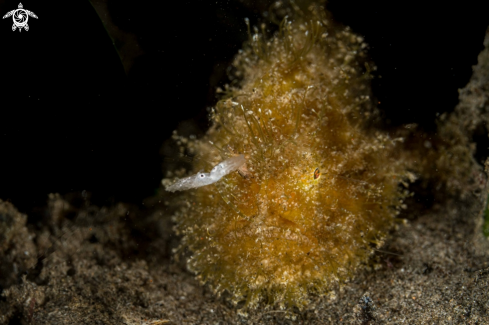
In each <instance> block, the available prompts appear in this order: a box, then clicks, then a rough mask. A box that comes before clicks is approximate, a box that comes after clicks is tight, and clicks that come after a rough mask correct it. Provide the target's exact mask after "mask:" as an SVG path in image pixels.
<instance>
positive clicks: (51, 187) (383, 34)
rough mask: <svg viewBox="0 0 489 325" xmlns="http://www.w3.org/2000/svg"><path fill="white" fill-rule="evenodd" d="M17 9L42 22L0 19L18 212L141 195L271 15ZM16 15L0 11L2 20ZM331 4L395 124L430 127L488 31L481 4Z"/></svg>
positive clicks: (76, 4) (4, 150) (1, 188)
mask: <svg viewBox="0 0 489 325" xmlns="http://www.w3.org/2000/svg"><path fill="white" fill-rule="evenodd" d="M22 3H23V5H24V8H25V9H28V10H31V11H33V12H34V13H36V14H37V15H38V17H39V19H33V18H30V19H29V25H30V30H29V31H28V32H26V31H22V32H20V33H19V32H18V31H15V32H12V30H11V26H12V19H11V18H8V19H3V20H0V40H1V45H0V48H1V51H0V64H1V68H0V77H1V102H0V113H1V115H0V125H1V127H0V150H1V151H0V198H1V199H3V200H10V201H11V202H12V203H13V204H15V205H16V206H17V207H18V208H19V209H20V210H21V211H23V212H29V211H30V209H31V208H32V207H34V206H39V205H43V204H44V203H45V201H46V199H47V194H48V193H51V192H58V193H62V194H63V193H68V192H79V191H82V190H86V191H89V192H92V193H93V197H92V200H93V201H94V202H95V203H97V204H111V203H113V202H116V201H126V202H133V203H141V201H142V199H143V198H145V197H148V196H150V195H152V194H153V193H154V191H155V189H156V188H157V187H158V186H159V183H160V180H161V178H162V171H161V162H162V157H161V156H160V147H161V145H162V143H163V142H164V140H165V139H167V138H168V137H169V136H170V135H171V132H172V131H173V130H174V129H175V128H176V127H177V126H178V123H179V122H181V121H183V120H187V119H192V118H193V119H195V120H196V121H197V123H198V124H199V125H200V127H201V128H202V129H205V128H206V127H207V126H208V120H207V117H206V108H207V107H210V106H212V105H213V104H214V103H215V101H216V98H215V87H216V86H218V85H220V84H222V83H224V82H225V76H226V67H227V66H228V65H229V63H230V61H231V60H232V58H233V56H234V55H235V53H236V52H237V51H238V49H240V48H241V45H242V43H243V41H245V40H246V38H247V35H246V28H245V24H244V18H245V17H249V18H250V20H251V22H252V23H254V24H256V23H257V22H259V21H262V20H263V19H262V18H261V17H262V14H261V13H262V12H263V11H264V10H267V8H268V5H267V4H265V3H264V2H263V1H261V2H256V3H253V2H240V1H235V0H233V1H217V2H216V1H173V2H171V1H153V0H152V1H149V0H148V1H124V0H108V1H94V4H95V7H96V8H97V9H98V13H99V14H100V17H99V15H98V14H97V12H96V11H95V10H94V8H93V7H92V5H91V4H90V3H89V2H88V1H49V2H48V1H23V2H22ZM17 6H18V0H16V1H0V15H1V16H3V15H4V14H5V13H7V12H8V11H10V10H13V9H16V8H17ZM328 7H329V8H330V10H331V11H332V12H333V15H334V17H335V18H336V20H338V21H340V22H342V23H343V24H345V25H349V26H351V27H352V29H353V31H355V32H356V33H358V34H360V35H363V36H364V37H365V40H366V42H367V43H368V44H369V46H370V50H369V54H370V56H371V58H372V60H373V61H374V62H375V63H376V65H377V66H378V71H377V76H381V78H379V77H378V78H376V79H374V84H373V86H374V94H375V96H376V97H377V99H378V101H380V103H381V104H380V108H381V109H382V111H383V114H384V118H385V119H386V121H388V122H389V123H390V125H392V126H396V125H401V124H404V123H418V124H420V125H421V126H422V127H423V128H425V129H426V130H433V128H434V120H435V116H436V114H437V113H442V112H445V111H450V110H452V109H453V107H454V106H455V105H456V104H457V100H458V93H457V89H458V88H461V87H464V86H465V84H466V83H467V82H468V80H469V78H470V75H471V72H472V70H471V67H472V65H474V64H476V62H477V55H478V53H479V52H480V51H481V50H482V48H483V46H482V42H483V38H484V35H485V31H486V28H487V26H489V15H488V12H489V11H488V10H487V9H488V8H487V7H488V6H487V1H478V2H470V1H465V2H458V3H457V5H456V6H455V5H450V4H448V3H445V4H443V5H435V4H434V3H430V2H399V1H362V0H331V1H329V5H328ZM261 19H262V20H261ZM102 21H103V22H102ZM265 21H266V20H265ZM104 24H105V26H106V28H107V30H108V31H109V32H112V33H113V37H114V41H115V46H114V45H113V44H112V40H111V38H110V37H109V35H108V34H107V32H106V29H105V28H104ZM114 35H115V36H114ZM115 48H118V49H119V53H121V54H122V55H123V56H124V59H123V61H124V62H123V63H121V60H120V59H119V56H118V54H117V52H116V50H115ZM131 53H132V54H131ZM124 68H125V69H124ZM125 70H126V71H125Z"/></svg>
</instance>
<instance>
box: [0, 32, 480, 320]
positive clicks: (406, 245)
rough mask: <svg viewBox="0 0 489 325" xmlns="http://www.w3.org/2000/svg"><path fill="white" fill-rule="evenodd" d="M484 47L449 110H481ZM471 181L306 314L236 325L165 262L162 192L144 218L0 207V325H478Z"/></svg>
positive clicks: (130, 211) (410, 218)
mask: <svg viewBox="0 0 489 325" xmlns="http://www.w3.org/2000/svg"><path fill="white" fill-rule="evenodd" d="M488 46H489V36H488V37H486V50H485V51H484V52H483V53H481V55H480V56H479V64H478V66H476V67H474V75H473V78H472V79H471V82H470V83H469V85H468V86H467V88H466V90H468V91H465V92H464V91H462V92H460V104H459V106H460V107H462V108H464V107H465V108H466V107H470V108H471V109H473V110H474V111H477V112H479V113H480V114H488V108H489V101H488V98H489V82H488V80H489V77H488V76H489V49H488ZM469 116H470V114H469ZM465 118H466V117H465ZM462 122H463V121H461V123H460V124H461V125H463V124H464V123H465V122H467V121H465V122H464V123H462ZM469 122H470V121H469ZM481 170H482V168H480V166H479V168H475V167H474V171H473V173H472V174H473V179H472V180H468V182H467V183H470V184H475V185H474V186H473V188H471V189H470V190H467V189H463V190H464V192H465V193H466V195H465V196H464V197H463V198H460V197H459V196H457V195H453V196H450V195H445V197H440V198H437V200H436V204H434V205H433V206H431V207H429V208H426V207H424V205H423V204H416V203H415V202H422V201H423V200H424V198H423V197H422V195H421V196H419V195H418V196H417V197H416V196H415V197H416V199H415V200H414V201H413V204H411V205H410V206H409V207H408V209H407V210H405V211H404V212H403V214H402V216H401V217H403V218H405V219H406V220H407V222H406V224H405V225H401V226H399V228H398V229H397V230H395V231H393V232H392V234H391V236H390V238H389V239H388V240H387V242H386V244H385V245H384V246H383V247H382V249H381V250H379V251H377V252H376V253H375V255H374V256H373V258H372V261H371V263H370V264H369V265H367V266H366V267H365V268H364V269H363V270H360V271H359V272H358V273H357V274H355V276H354V277H353V278H352V279H350V280H349V281H348V282H346V283H343V284H341V285H339V286H337V287H334V288H332V290H331V292H329V293H326V294H325V295H323V296H311V304H310V305H309V306H308V308H307V309H305V310H302V311H299V310H297V309H292V310H287V311H284V310H279V309H274V308H268V309H267V308H264V307H263V308H259V309H257V310H254V311H250V312H249V315H248V316H247V317H244V316H240V315H238V312H237V310H238V308H239V306H238V307H236V306H233V305H232V304H231V303H229V302H228V301H227V299H226V297H225V296H223V297H216V296H215V295H214V294H213V293H212V292H211V291H210V289H209V288H208V287H206V286H201V285H200V284H199V283H198V281H196V280H195V279H194V276H193V275H192V274H190V273H188V272H187V271H186V268H185V265H184V263H183V262H176V261H174V260H173V259H172V255H171V249H172V248H173V247H175V246H176V245H178V238H176V237H175V236H173V235H172V223H171V220H170V215H171V211H169V210H168V209H167V208H166V204H165V203H166V200H168V199H169V196H168V195H167V194H165V193H164V192H163V191H162V192H161V193H160V194H158V195H157V196H155V197H152V198H149V199H147V200H146V201H145V207H146V208H145V209H140V208H137V207H134V206H130V205H126V204H124V203H120V204H116V205H114V206H112V207H110V208H105V207H96V206H92V205H91V204H90V200H89V194H87V193H83V194H79V195H77V194H73V195H68V196H65V197H61V196H59V195H56V194H52V195H50V196H49V200H48V204H47V205H46V207H45V210H44V211H42V212H41V214H42V215H43V220H42V221H43V223H42V226H36V225H31V224H27V216H26V215H23V214H20V213H19V212H18V211H17V209H16V208H15V206H13V205H12V204H10V203H8V202H3V201H2V202H1V203H0V275H1V276H0V289H2V290H3V292H2V296H1V297H0V324H166V323H168V324H241V323H242V324H489V241H488V240H487V239H486V238H484V237H483V236H482V230H481V227H482V221H483V215H482V214H483V211H484V209H485V206H486V199H487V194H488V187H487V175H486V174H484V173H483V172H482V171H481ZM367 297H368V298H367Z"/></svg>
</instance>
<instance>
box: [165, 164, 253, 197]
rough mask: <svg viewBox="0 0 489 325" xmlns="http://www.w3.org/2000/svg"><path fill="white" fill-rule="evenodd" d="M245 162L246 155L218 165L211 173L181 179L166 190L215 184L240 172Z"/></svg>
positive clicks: (181, 189)
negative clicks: (229, 175) (237, 171)
mask: <svg viewBox="0 0 489 325" xmlns="http://www.w3.org/2000/svg"><path fill="white" fill-rule="evenodd" d="M245 162H246V158H245V157H244V155H238V156H236V157H231V158H229V159H226V160H224V161H222V162H220V163H219V164H217V165H216V166H215V167H214V168H212V170H211V172H210V173H197V174H195V175H192V176H189V177H185V178H181V179H179V180H177V181H176V182H175V183H173V184H172V185H170V186H168V187H167V188H166V190H167V191H169V192H175V191H185V190H189V189H191V188H196V187H201V186H205V185H209V184H212V183H215V182H217V181H218V180H220V179H221V178H222V177H224V176H226V175H227V174H229V173H232V172H234V171H235V170H238V169H239V168H240V167H241V166H243V165H244V163H245Z"/></svg>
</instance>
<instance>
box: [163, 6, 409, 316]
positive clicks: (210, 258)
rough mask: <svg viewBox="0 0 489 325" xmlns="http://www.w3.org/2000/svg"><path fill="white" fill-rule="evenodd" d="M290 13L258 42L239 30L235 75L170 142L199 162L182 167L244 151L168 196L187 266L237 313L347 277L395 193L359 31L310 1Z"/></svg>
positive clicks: (398, 172)
mask: <svg viewBox="0 0 489 325" xmlns="http://www.w3.org/2000/svg"><path fill="white" fill-rule="evenodd" d="M293 16H295V18H294V19H292V18H287V17H285V18H284V19H283V20H282V23H281V24H280V29H279V32H278V33H277V34H276V35H275V36H273V37H272V38H270V39H266V37H265V35H263V34H259V33H256V34H254V35H250V41H249V42H248V44H247V45H246V46H245V48H244V49H243V50H242V51H241V52H240V53H239V54H238V55H237V57H236V58H235V61H234V63H233V64H234V67H235V68H236V69H235V70H236V73H235V75H234V76H233V77H235V78H240V80H241V82H240V83H239V84H238V85H236V86H232V87H228V88H227V89H226V93H225V95H224V98H223V99H222V100H221V101H219V102H218V103H217V105H216V106H215V107H214V109H213V111H212V115H211V118H212V126H211V128H210V129H209V131H208V132H207V134H206V135H205V136H204V137H203V138H201V139H197V140H195V139H185V141H182V143H185V145H184V148H183V149H182V150H184V151H191V152H193V153H195V154H196V155H197V156H198V157H200V158H201V159H199V160H198V161H197V163H196V165H195V167H194V170H193V171H189V174H195V173H196V172H197V171H199V170H206V169H207V168H209V162H210V163H211V164H212V166H215V165H218V164H219V163H221V162H223V161H224V162H226V161H227V159H230V158H231V157H234V156H236V155H237V154H241V155H243V157H244V158H245V163H244V164H243V165H242V166H240V167H237V168H239V170H238V171H232V172H230V173H229V174H228V175H226V176H225V177H220V178H219V179H218V180H216V181H215V182H213V183H212V184H210V185H206V186H200V187H195V186H192V187H195V188H193V189H190V187H188V188H189V189H188V190H186V191H182V192H179V194H178V195H179V196H177V197H176V198H175V200H174V202H175V204H177V206H178V211H177V212H176V213H175V215H174V216H173V220H174V221H175V223H176V230H177V233H178V234H180V235H182V236H183V238H182V244H181V248H188V249H189V250H190V252H191V256H190V258H189V259H188V268H189V269H190V270H191V271H192V272H195V274H197V276H198V278H199V279H200V280H201V282H202V283H206V284H209V285H210V286H211V287H212V288H213V290H214V291H215V292H216V293H217V294H220V293H222V292H223V291H225V290H227V291H228V292H229V293H230V295H231V297H232V300H233V302H234V303H238V302H240V301H245V307H244V308H243V309H242V312H243V313H244V311H245V310H247V309H250V308H255V307H256V306H258V304H260V302H261V303H262V304H264V305H268V306H270V305H278V306H280V307H281V308H287V307H292V306H297V307H299V308H302V307H304V306H306V305H307V304H308V301H309V298H308V297H309V296H310V294H313V293H319V294H323V293H326V292H328V290H330V288H331V285H332V284H333V283H335V282H338V281H341V280H342V279H345V278H347V277H349V276H352V275H354V273H355V272H356V271H357V269H358V268H359V266H361V265H363V264H364V263H365V262H366V261H367V260H368V258H369V256H370V255H371V254H372V252H373V250H374V248H375V247H379V246H380V245H382V242H383V240H384V238H385V236H386V234H387V232H388V231H389V230H390V229H391V228H392V226H393V225H394V224H395V220H396V215H397V214H398V212H399V209H400V207H401V206H402V205H403V198H404V197H405V196H406V194H407V191H406V190H405V189H403V187H402V186H400V185H399V183H400V182H403V180H404V179H405V176H406V172H405V166H404V164H403V163H402V162H401V161H396V160H395V159H394V158H392V157H393V155H391V153H392V152H393V150H394V149H395V146H396V144H395V142H396V139H391V138H390V137H389V136H387V135H386V134H383V133H381V132H378V131H374V130H371V129H369V128H368V127H367V124H368V122H369V121H371V118H372V116H374V115H375V112H376V111H375V108H373V107H372V103H371V100H370V97H369V95H370V86H369V78H366V77H365V71H364V70H365V64H364V63H363V62H364V56H365V54H364V48H365V44H364V43H363V40H362V38H361V37H359V36H357V35H355V34H353V33H352V32H351V31H350V30H349V28H344V27H339V26H337V25H335V24H334V23H332V22H331V21H330V20H329V18H328V16H327V14H326V13H325V12H324V11H323V10H322V9H321V8H319V7H317V6H312V7H310V8H309V10H308V11H304V12H300V10H298V9H297V10H295V12H294V13H293ZM289 17H290V16H289ZM175 137H177V138H178V137H179V136H178V135H175ZM181 140H183V139H181ZM204 162H207V163H206V165H204ZM233 170H235V168H234V167H233ZM173 181H174V180H173V179H165V180H163V183H164V184H167V185H168V186H170V187H169V189H170V190H171V189H172V187H171V185H170V184H172V182H173ZM176 184H178V181H177V183H176ZM173 189H175V188H173ZM178 189H184V188H178ZM185 189H186V188H185Z"/></svg>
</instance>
